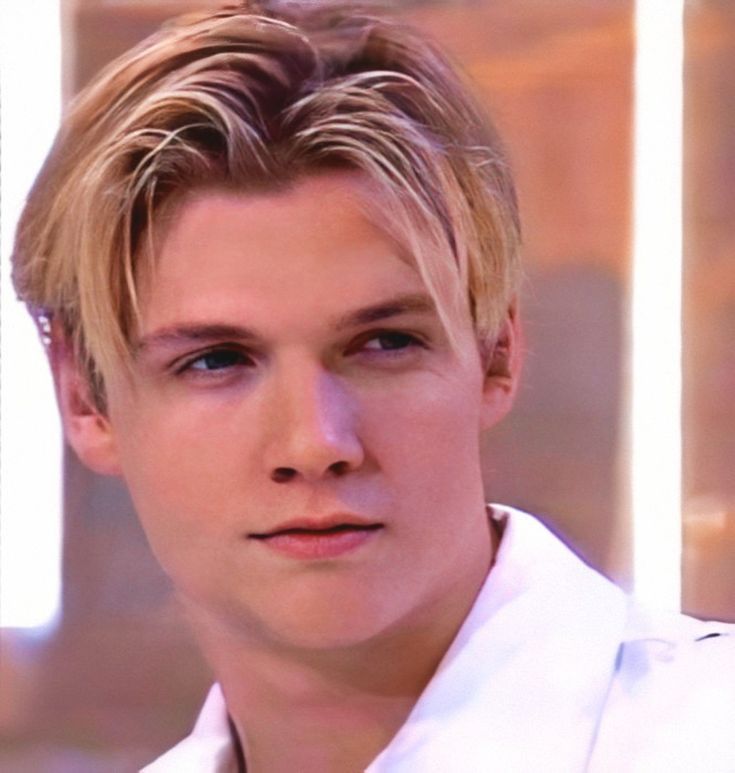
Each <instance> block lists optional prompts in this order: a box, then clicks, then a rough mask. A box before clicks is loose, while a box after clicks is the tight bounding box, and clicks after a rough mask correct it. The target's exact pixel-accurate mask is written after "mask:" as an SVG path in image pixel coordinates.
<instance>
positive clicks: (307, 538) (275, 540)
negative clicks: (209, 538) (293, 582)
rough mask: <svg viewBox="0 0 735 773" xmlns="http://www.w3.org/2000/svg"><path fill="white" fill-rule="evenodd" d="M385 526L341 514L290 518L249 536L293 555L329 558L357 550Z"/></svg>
mask: <svg viewBox="0 0 735 773" xmlns="http://www.w3.org/2000/svg"><path fill="white" fill-rule="evenodd" d="M382 528H383V524H382V523H374V522H369V521H363V520H361V519H358V518H355V517H353V516H339V515H338V516H332V517H329V518H324V519H309V518H306V519H296V520H293V521H287V522H285V523H282V524H279V525H278V526H277V527H276V528H275V529H273V530H271V531H268V532H259V533H258V532H256V533H252V534H250V535H249V536H250V538H251V539H254V540H256V541H258V542H260V543H261V544H263V545H264V546H265V547H267V548H269V549H271V550H275V551H276V552H278V553H281V554H283V555H286V556H288V557H290V558H300V559H326V558H336V557H337V556H340V555H343V554H345V553H349V552H351V551H353V550H356V549H357V548H359V547H361V546H362V545H364V544H366V543H367V542H369V541H371V540H372V539H373V538H374V536H375V535H376V534H377V533H379V532H380V531H381V530H382Z"/></svg>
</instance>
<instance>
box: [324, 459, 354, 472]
mask: <svg viewBox="0 0 735 773" xmlns="http://www.w3.org/2000/svg"><path fill="white" fill-rule="evenodd" d="M329 469H330V470H331V471H332V472H333V473H334V474H335V475H344V474H345V473H346V472H349V469H350V465H349V462H344V461H342V462H334V464H330V465H329Z"/></svg>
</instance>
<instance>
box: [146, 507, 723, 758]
mask: <svg viewBox="0 0 735 773" xmlns="http://www.w3.org/2000/svg"><path fill="white" fill-rule="evenodd" d="M493 517H494V518H495V519H496V520H498V521H499V522H500V524H501V526H502V527H503V529H504V530H503V536H502V540H501V543H500V547H499V550H498V553H497V557H496V561H495V564H494V566H493V568H492V570H491V572H490V573H489V575H488V577H487V580H486V581H485V583H484V585H483V587H482V589H481V591H480V593H479V594H478V597H477V599H476V601H475V604H474V606H473V607H472V609H471V611H470V613H469V615H468V616H467V618H466V620H465V622H464V623H463V625H462V627H461V628H460V630H459V632H458V634H457V636H456V638H455V640H454V642H453V643H452V645H451V646H450V648H449V649H448V651H447V652H446V654H445V656H444V658H443V659H442V661H441V663H440V665H439V667H438V669H437V671H436V673H435V674H434V676H433V678H432V679H431V681H430V682H429V684H428V685H427V687H426V689H425V690H424V692H423V693H422V694H421V696H420V697H419V700H418V701H417V703H416V705H415V706H414V708H413V710H412V711H411V713H410V715H409V717H408V719H407V720H406V722H405V723H404V724H403V726H402V727H401V728H400V730H399V731H398V733H397V734H396V735H395V737H394V738H393V740H392V741H391V742H390V743H389V744H388V746H387V747H386V748H385V749H384V750H383V751H382V752H381V753H380V754H379V755H378V756H377V757H376V759H375V760H373V762H372V763H371V764H370V765H369V767H368V768H367V770H366V773H394V772H398V773H448V772H452V773H454V772H455V771H456V772H457V773H488V771H502V772H503V773H507V772H510V773H527V772H528V773H531V772H532V771H533V772H534V773H536V772H537V771H543V772H544V773H575V772H576V771H588V773H608V772H609V773H658V772H659V771H661V773H679V772H680V773H698V771H702V772H705V771H706V773H735V626H733V625H726V624H722V623H703V622H700V621H698V620H694V619H692V618H689V617H685V616H683V615H678V614H674V613H656V612H650V611H646V610H645V609H643V608H641V607H640V606H639V605H637V604H636V603H635V602H634V601H633V600H632V599H631V598H630V597H628V596H626V595H625V594H624V593H623V592H622V591H621V590H620V589H619V588H617V587H616V586H615V585H613V584H612V583H611V582H609V581H608V580H606V579H605V578H604V577H602V576H601V575H599V574H598V573H597V572H595V571H593V570H592V569H590V568H589V567H588V566H586V565H585V564H584V563H583V562H582V561H581V560H580V559H579V558H577V557H576V556H575V555H574V554H573V553H572V552H571V551H570V550H569V549H568V548H566V547H565V546H564V545H563V544H562V543H561V542H560V541H559V540H558V539H557V538H556V537H554V536H553V535H552V534H551V533H550V532H549V531H548V530H547V529H546V528H545V527H544V526H542V525H541V524H540V523H539V522H538V521H537V520H536V519H535V518H533V517H531V516H529V515H526V514H525V513H521V512H519V511H517V510H513V509H511V508H507V507H502V506H497V505H493ZM236 770H237V765H236V760H235V755H234V747H233V743H232V737H231V734H230V729H229V725H228V718H227V708H226V706H225V702H224V698H223V696H222V692H221V690H220V688H219V686H218V685H215V686H214V687H213V688H212V689H211V691H210V693H209V695H208V697H207V700H206V702H205V704H204V707H203V708H202V711H201V713H200V715H199V718H198V720H197V723H196V725H195V727H194V731H193V732H192V734H191V735H190V736H189V737H188V738H186V739H184V740H183V741H182V742H181V743H179V744H178V745H177V746H175V747H174V748H173V749H171V750H170V751H169V752H167V753H166V754H164V755H163V756H162V757H160V758H159V759H158V760H156V761H155V762H154V763H152V764H151V765H149V766H147V767H146V768H144V773H230V771H236Z"/></svg>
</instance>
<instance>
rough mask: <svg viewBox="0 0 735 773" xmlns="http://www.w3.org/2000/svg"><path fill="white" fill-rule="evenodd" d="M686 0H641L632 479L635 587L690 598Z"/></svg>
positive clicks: (665, 602) (649, 597)
mask: <svg viewBox="0 0 735 773" xmlns="http://www.w3.org/2000/svg"><path fill="white" fill-rule="evenodd" d="M683 5H684V3H683V0H637V2H636V38H637V44H636V63H635V139H634V202H633V207H634V213H633V265H632V290H631V295H632V314H631V325H632V330H631V336H632V356H631V363H630V367H631V395H630V407H631V411H630V422H631V425H630V439H631V457H630V464H631V468H630V487H631V502H630V505H631V520H632V531H633V576H634V584H635V592H636V595H637V596H639V597H640V598H641V599H642V600H644V601H645V602H647V603H651V604H655V605H656V606H658V607H665V608H669V609H679V607H680V604H681V554H682V547H681V529H682V524H681V279H682V108H683V95H682V90H683V89H682V85H683V49H684V42H683V12H684V9H683Z"/></svg>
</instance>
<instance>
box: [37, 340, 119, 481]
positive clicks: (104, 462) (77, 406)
mask: <svg viewBox="0 0 735 773" xmlns="http://www.w3.org/2000/svg"><path fill="white" fill-rule="evenodd" d="M49 357H50V361H51V370H52V372H53V376H54V385H55V387H56V399H57V401H58V403H59V411H60V412H61V419H62V422H63V425H64V433H65V435H66V439H67V440H68V442H69V444H70V445H71V447H72V448H73V449H74V450H75V451H76V453H77V456H78V457H79V459H80V460H81V461H82V462H83V463H84V464H85V465H86V466H87V467H89V468H90V469H91V470H94V472H98V473H101V474H102V475H118V474H120V466H119V463H118V455H117V448H116V445H115V436H114V433H113V430H112V425H111V424H110V421H109V419H108V418H107V416H105V415H104V413H103V412H102V411H101V410H100V409H99V408H98V407H97V406H96V404H95V400H94V397H93V395H92V392H91V389H90V385H89V382H88V379H87V378H86V376H85V375H84V374H83V373H82V370H81V368H80V367H79V363H78V362H77V358H76V356H75V354H74V350H73V347H72V346H71V344H70V343H69V341H68V340H67V338H66V336H65V335H64V334H63V333H62V332H61V331H60V330H59V329H58V328H56V327H55V326H53V327H52V331H51V340H50V343H49Z"/></svg>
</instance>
